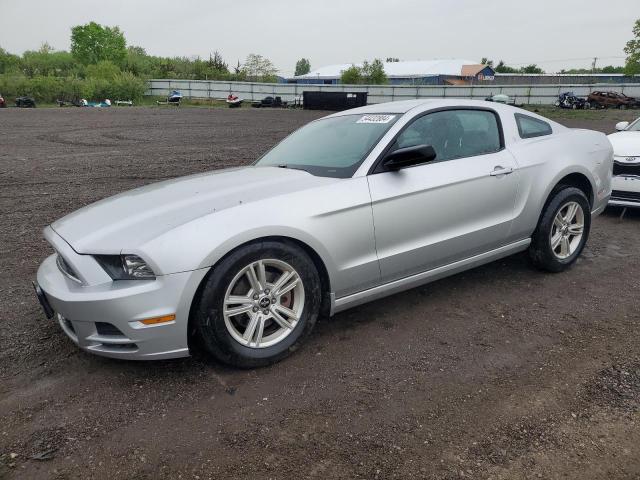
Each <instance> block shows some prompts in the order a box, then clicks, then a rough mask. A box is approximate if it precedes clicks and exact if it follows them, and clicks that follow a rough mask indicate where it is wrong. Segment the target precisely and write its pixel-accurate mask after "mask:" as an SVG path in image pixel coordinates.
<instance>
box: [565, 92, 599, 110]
mask: <svg viewBox="0 0 640 480" xmlns="http://www.w3.org/2000/svg"><path fill="white" fill-rule="evenodd" d="M590 106H591V105H590V103H589V102H588V101H587V100H585V99H584V98H582V97H578V96H577V95H576V94H574V93H573V92H564V93H561V94H560V95H559V96H558V101H557V102H556V107H559V108H570V109H572V110H580V109H585V108H589V107H590Z"/></svg>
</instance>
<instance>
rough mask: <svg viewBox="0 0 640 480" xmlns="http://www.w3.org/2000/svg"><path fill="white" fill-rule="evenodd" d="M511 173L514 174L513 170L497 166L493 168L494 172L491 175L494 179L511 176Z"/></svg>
mask: <svg viewBox="0 0 640 480" xmlns="http://www.w3.org/2000/svg"><path fill="white" fill-rule="evenodd" d="M510 173H513V168H511V167H506V168H505V167H503V166H501V165H497V166H495V167H494V168H493V171H492V172H491V173H490V174H489V175H491V176H492V177H499V176H500V175H509V174H510Z"/></svg>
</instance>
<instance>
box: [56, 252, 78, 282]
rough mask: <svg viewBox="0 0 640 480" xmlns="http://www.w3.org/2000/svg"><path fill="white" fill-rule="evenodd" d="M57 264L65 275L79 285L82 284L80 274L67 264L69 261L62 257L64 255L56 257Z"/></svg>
mask: <svg viewBox="0 0 640 480" xmlns="http://www.w3.org/2000/svg"><path fill="white" fill-rule="evenodd" d="M56 263H57V264H58V268H59V269H60V271H61V272H62V273H64V274H65V275H66V276H67V277H69V278H70V279H71V280H74V281H76V282H78V283H82V282H81V281H80V279H79V278H78V274H77V273H76V272H75V271H74V270H73V268H72V267H71V265H69V264H68V263H67V261H66V260H65V259H64V258H63V257H62V255H60V254H58V255H57V256H56Z"/></svg>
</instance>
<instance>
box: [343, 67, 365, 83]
mask: <svg viewBox="0 0 640 480" xmlns="http://www.w3.org/2000/svg"><path fill="white" fill-rule="evenodd" d="M340 83H342V84H343V85H358V84H359V83H362V73H361V72H360V69H359V68H358V67H356V66H355V65H351V66H350V67H349V68H347V69H346V70H343V71H342V73H341V74H340Z"/></svg>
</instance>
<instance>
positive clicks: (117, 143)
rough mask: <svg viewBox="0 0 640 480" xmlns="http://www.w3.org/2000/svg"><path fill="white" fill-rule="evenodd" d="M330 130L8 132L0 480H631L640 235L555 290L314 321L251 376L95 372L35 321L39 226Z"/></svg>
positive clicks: (134, 126) (207, 115)
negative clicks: (305, 334)
mask: <svg viewBox="0 0 640 480" xmlns="http://www.w3.org/2000/svg"><path fill="white" fill-rule="evenodd" d="M321 115H322V114H321V113H318V112H303V111H284V110H282V111H268V110H259V111H256V110H251V109H240V110H226V109H205V108H191V109H162V108H112V109H108V110H107V109H104V110H100V109H74V108H70V109H36V110H18V109H6V110H4V111H2V110H0V187H1V188H0V212H1V214H2V221H1V223H0V261H1V263H0V264H1V265H2V268H1V269H0V347H1V348H0V478H15V479H30V478H38V479H40V478H59V479H67V478H82V479H86V478H100V479H101V478H110V479H111V478H136V479H147V478H148V479H156V478H168V479H175V478H185V479H187V478H189V479H191V478H193V479H207V478H212V479H225V480H227V479H240V478H263V479H299V478H319V479H330V478H364V479H390V478H398V479H407V478H425V479H454V478H462V477H464V478H477V479H488V478H492V479H531V478H545V479H555V478H563V479H565V478H574V479H614V478H615V479H638V478H640V426H639V422H640V414H639V407H640V322H639V320H640V295H639V293H638V292H640V275H639V272H640V270H639V267H640V242H639V240H640V213H633V212H632V213H630V214H629V215H627V217H626V219H625V220H623V221H620V220H619V219H618V214H619V212H618V211H613V212H607V213H605V214H604V215H603V216H601V217H600V218H598V219H597V220H596V221H595V222H594V224H593V227H592V228H593V229H592V236H591V239H590V241H589V244H588V246H587V248H586V250H585V253H584V255H583V257H582V258H581V259H580V260H579V262H578V263H577V264H576V265H575V267H574V268H572V269H571V270H570V271H568V272H566V273H563V274H557V275H550V274H544V273H540V272H537V271H535V270H533V269H532V268H531V267H530V266H529V264H528V261H527V258H526V256H524V255H517V256H514V257H511V258H508V259H505V260H502V261H499V262H496V263H493V264H491V265H487V266H485V267H482V268H478V269H475V270H472V271H469V272H466V273H463V274H460V275H456V276H454V277H451V278H448V279H445V280H442V281H439V282H436V283H434V284H431V285H427V286H424V287H421V288H417V289H414V290H411V291H409V292H405V293H402V294H398V295H395V296H393V297H390V298H387V299H384V300H380V301H377V302H374V303H371V304H368V305H365V306H362V307H359V308H356V309H353V310H350V311H347V312H345V313H343V314H340V315H338V316H336V317H334V318H332V319H330V320H329V319H325V320H321V321H320V322H319V323H318V325H317V328H316V331H315V333H314V335H313V336H312V338H311V339H310V341H309V342H308V344H307V345H306V347H305V348H303V349H302V350H300V351H299V352H297V353H296V354H295V355H293V356H292V357H290V358H289V359H287V360H286V361H284V362H282V363H280V364H277V365H274V366H272V367H269V368H265V369H260V370H254V371H237V370H232V369H228V368H225V367H222V366H220V365H217V364H215V363H213V362H212V361H209V360H208V359H207V358H204V357H202V356H196V357H192V358H188V359H182V360H175V361H164V362H155V363H131V362H121V361H114V360H108V359H103V358H99V357H94V356H90V355H88V354H85V353H82V352H79V351H78V350H77V349H76V348H75V347H74V345H73V344H72V343H71V342H70V341H69V340H68V339H67V338H66V337H65V336H64V334H63V333H62V331H61V330H60V329H59V328H58V327H57V326H56V325H55V324H54V323H53V322H49V321H46V320H44V319H43V315H42V314H41V311H40V308H39V306H38V305H37V302H36V300H35V299H34V296H33V294H32V290H31V285H30V281H31V279H33V278H34V276H35V272H36V269H37V266H38V265H39V263H40V262H41V261H42V260H43V259H44V258H45V257H46V256H47V255H49V254H50V251H51V249H50V247H49V246H48V245H47V244H46V243H45V242H44V240H43V239H42V237H41V230H42V228H43V227H44V226H45V225H47V224H48V223H50V222H52V221H53V220H55V219H56V218H59V217H60V216H62V215H64V214H66V213H68V212H71V211H73V210H75V209H77V208H78V207H80V206H82V205H86V204H88V203H91V202H93V201H95V200H98V199H100V198H103V197H105V196H108V195H112V194H115V193H117V192H120V191H123V190H127V189H130V188H133V187H136V186H139V185H143V184H147V183H150V182H154V181H157V180H161V179H166V178H171V177H176V176H180V175H184V174H189V173H195V172H201V171H205V170H210V169H214V168H221V167H225V166H231V165H239V164H247V163H249V162H250V161H252V160H253V159H255V158H256V157H257V156H258V155H259V154H260V153H261V152H263V151H265V150H266V149H267V148H269V147H270V146H271V145H272V144H273V143H274V142H275V141H277V140H278V139H280V138H282V137H283V136H284V135H286V134H287V133H289V132H290V131H292V130H293V129H295V128H297V127H298V126H300V125H302V124H304V123H306V122H308V121H310V120H312V119H314V118H317V117H319V116H321ZM563 115H564V114H563ZM563 115H561V116H560V121H562V122H564V123H565V124H567V125H569V126H581V127H587V128H595V129H600V130H602V131H606V132H608V131H611V129H612V125H613V124H615V121H617V120H618V119H619V117H620V115H618V112H585V113H583V114H580V116H578V117H576V118H572V117H570V116H563ZM631 115H633V114H632V113H629V112H627V113H624V114H623V115H622V117H626V118H628V117H630V116H631ZM620 119H624V118H620Z"/></svg>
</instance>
